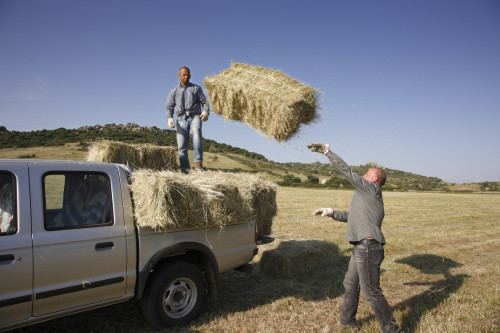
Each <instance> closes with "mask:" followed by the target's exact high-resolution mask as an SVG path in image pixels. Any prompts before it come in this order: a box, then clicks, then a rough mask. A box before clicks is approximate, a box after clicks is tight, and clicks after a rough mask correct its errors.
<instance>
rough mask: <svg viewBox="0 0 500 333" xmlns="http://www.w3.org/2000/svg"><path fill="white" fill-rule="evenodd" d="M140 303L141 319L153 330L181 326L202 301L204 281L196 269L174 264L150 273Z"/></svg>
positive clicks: (192, 314) (203, 300)
mask: <svg viewBox="0 0 500 333" xmlns="http://www.w3.org/2000/svg"><path fill="white" fill-rule="evenodd" d="M154 274H155V275H154V276H153V277H152V281H151V282H150V283H148V288H147V289H146V292H145V294H144V297H143V298H142V300H141V310H142V313H143V315H144V317H145V318H146V319H147V320H148V321H149V322H150V323H151V324H152V325H153V326H155V327H156V328H157V329H163V328H165V327H170V326H177V325H184V324H186V323H188V322H190V321H191V320H192V319H194V318H195V317H196V316H198V314H199V313H200V311H201V308H202V307H203V304H204V303H205V300H206V293H207V292H206V290H207V288H206V280H205V276H204V275H203V272H202V271H201V269H200V268H198V267H197V266H195V265H193V264H191V263H188V262H184V261H176V262H173V263H171V264H168V265H165V266H162V267H161V268H160V270H159V271H157V272H155V273H154Z"/></svg>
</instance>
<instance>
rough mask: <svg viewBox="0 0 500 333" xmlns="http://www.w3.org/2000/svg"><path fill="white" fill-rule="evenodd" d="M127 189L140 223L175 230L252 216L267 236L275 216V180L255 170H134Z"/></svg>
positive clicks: (219, 225)
mask: <svg viewBox="0 0 500 333" xmlns="http://www.w3.org/2000/svg"><path fill="white" fill-rule="evenodd" d="M133 177H134V178H133V183H132V185H131V190H132V193H133V198H134V203H135V217H136V222H137V224H138V225H139V226H141V227H151V228H154V229H165V230H178V229H191V228H205V227H224V226H226V225H230V224H235V223H245V222H249V221H252V220H256V221H257V227H258V230H259V234H261V235H269V234H270V233H271V228H272V220H273V217H274V216H275V215H276V210H277V206H276V185H275V184H274V183H272V182H270V181H268V180H266V178H264V177H263V176H261V175H249V174H238V173H224V172H212V171H207V172H192V173H190V174H189V175H182V174H179V173H175V172H169V171H163V172H154V171H150V170H138V171H136V172H135V173H134V174H133Z"/></svg>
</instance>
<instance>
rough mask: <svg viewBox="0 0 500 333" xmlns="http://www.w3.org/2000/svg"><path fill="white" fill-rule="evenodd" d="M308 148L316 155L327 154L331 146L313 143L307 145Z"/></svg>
mask: <svg viewBox="0 0 500 333" xmlns="http://www.w3.org/2000/svg"><path fill="white" fill-rule="evenodd" d="M307 148H309V149H311V151H312V152H314V153H321V154H326V153H328V152H329V151H330V145H329V144H324V143H311V144H310V145H307Z"/></svg>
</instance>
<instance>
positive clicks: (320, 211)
mask: <svg viewBox="0 0 500 333" xmlns="http://www.w3.org/2000/svg"><path fill="white" fill-rule="evenodd" d="M313 215H321V216H328V217H332V216H333V209H331V208H320V209H317V210H316V211H315V212H314V213H313Z"/></svg>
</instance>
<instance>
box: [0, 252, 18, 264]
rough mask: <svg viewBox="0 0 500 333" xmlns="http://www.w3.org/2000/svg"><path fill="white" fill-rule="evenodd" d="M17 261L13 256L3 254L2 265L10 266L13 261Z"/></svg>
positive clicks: (0, 262)
mask: <svg viewBox="0 0 500 333" xmlns="http://www.w3.org/2000/svg"><path fill="white" fill-rule="evenodd" d="M14 260H16V257H14V255H13V254H2V255H0V264H8V263H10V262H11V261H12V262H14Z"/></svg>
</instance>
